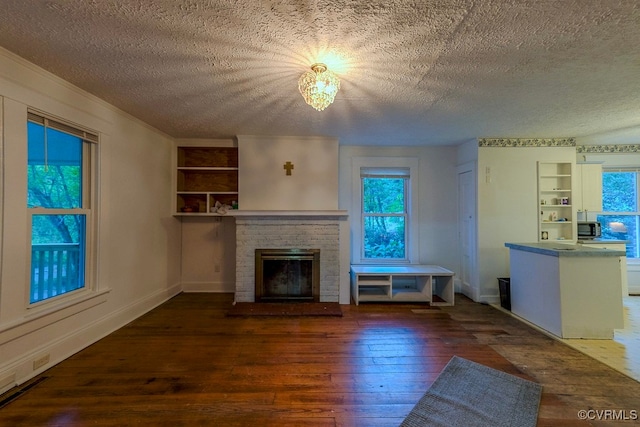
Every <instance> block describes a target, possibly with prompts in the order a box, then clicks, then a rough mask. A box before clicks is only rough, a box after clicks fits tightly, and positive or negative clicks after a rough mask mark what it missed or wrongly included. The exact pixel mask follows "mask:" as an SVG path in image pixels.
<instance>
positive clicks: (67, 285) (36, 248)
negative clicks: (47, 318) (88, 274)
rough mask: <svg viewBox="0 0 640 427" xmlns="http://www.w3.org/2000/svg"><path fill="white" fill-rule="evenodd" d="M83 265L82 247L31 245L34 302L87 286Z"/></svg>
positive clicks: (62, 244)
mask: <svg viewBox="0 0 640 427" xmlns="http://www.w3.org/2000/svg"><path fill="white" fill-rule="evenodd" d="M80 262H81V253H80V244H79V243H56V244H33V245H31V291H30V300H31V302H32V303H34V302H38V301H42V300H44V299H47V298H52V297H54V296H56V295H61V294H64V293H66V292H70V291H73V290H75V289H79V288H81V287H82V286H84V283H83V280H82V275H81V274H80V271H81V269H80V265H81V264H80Z"/></svg>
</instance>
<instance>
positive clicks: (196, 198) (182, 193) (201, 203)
mask: <svg viewBox="0 0 640 427" xmlns="http://www.w3.org/2000/svg"><path fill="white" fill-rule="evenodd" d="M237 201H238V148H237V147H209V146H179V147H178V148H177V165H176V205H175V213H176V214H188V215H197V214H209V213H210V211H211V208H212V207H213V206H214V205H215V203H216V202H220V203H222V204H226V205H233V204H234V202H235V203H237Z"/></svg>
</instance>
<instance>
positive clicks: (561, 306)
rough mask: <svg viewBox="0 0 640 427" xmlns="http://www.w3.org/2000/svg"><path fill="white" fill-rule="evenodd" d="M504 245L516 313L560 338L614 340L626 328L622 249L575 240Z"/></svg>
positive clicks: (512, 309) (513, 309) (512, 300)
mask: <svg viewBox="0 0 640 427" xmlns="http://www.w3.org/2000/svg"><path fill="white" fill-rule="evenodd" d="M505 246H506V247H508V248H509V257H510V276H511V311H512V312H513V313H514V314H515V315H517V316H519V317H521V318H523V319H525V320H527V321H529V322H531V323H533V324H534V325H537V326H539V327H540V328H542V329H544V330H546V331H548V332H550V333H552V334H554V335H556V336H558V337H561V338H585V339H612V338H613V332H614V329H618V328H622V327H623V326H624V321H623V308H622V286H621V281H622V276H621V268H620V262H621V261H620V260H621V259H622V258H624V255H625V253H624V251H622V250H614V249H604V248H594V247H589V245H581V244H572V243H571V242H567V243H558V242H540V243H505Z"/></svg>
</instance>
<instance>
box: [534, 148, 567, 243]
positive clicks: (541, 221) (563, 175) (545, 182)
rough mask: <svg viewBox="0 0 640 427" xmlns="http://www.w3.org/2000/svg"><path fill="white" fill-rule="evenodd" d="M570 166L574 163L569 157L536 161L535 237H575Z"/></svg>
mask: <svg viewBox="0 0 640 427" xmlns="http://www.w3.org/2000/svg"><path fill="white" fill-rule="evenodd" d="M573 170H574V164H573V163H572V162H569V161H563V162H538V211H539V214H538V240H539V241H541V242H542V241H549V240H569V241H572V240H574V239H575V235H576V233H575V205H573V204H572V203H573V201H574V200H573V199H574V193H573ZM561 200H562V201H564V203H562V202H561ZM558 219H564V220H563V221H558Z"/></svg>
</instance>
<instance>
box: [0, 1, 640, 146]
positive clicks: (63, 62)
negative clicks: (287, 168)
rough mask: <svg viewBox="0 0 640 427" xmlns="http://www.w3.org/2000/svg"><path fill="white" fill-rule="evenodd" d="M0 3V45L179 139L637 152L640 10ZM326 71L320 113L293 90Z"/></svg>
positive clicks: (633, 5) (530, 4)
mask: <svg viewBox="0 0 640 427" xmlns="http://www.w3.org/2000/svg"><path fill="white" fill-rule="evenodd" d="M0 3H1V4H0V46H2V47H5V48H6V49H8V50H10V51H12V52H14V53H16V54H18V55H20V56H22V57H23V58H25V59H27V60H29V61H31V62H33V63H35V64H37V65H39V66H41V67H42V68H44V69H46V70H48V71H50V72H52V73H54V74H56V75H58V76H60V77H62V78H64V79H65V80H67V81H69V82H71V83H73V84H75V85H77V86H79V87H80V88H83V89H85V90H87V91H89V92H91V93H93V94H94V95H97V96H98V97H100V98H103V99H105V100H106V101H108V102H110V103H112V104H114V105H116V106H117V107H119V108H121V109H122V110H124V111H126V112H128V113H130V114H132V115H133V116H136V117H138V118H139V119H141V120H143V121H145V122H147V123H148V124H150V125H152V126H154V127H156V128H158V129H160V130H162V131H164V132H166V133H167V134H169V135H172V136H174V137H178V138H226V137H232V136H235V135H242V134H254V135H324V136H333V137H338V138H339V140H340V142H341V143H342V144H366V145H446V144H458V143H461V142H465V141H469V140H472V139H475V138H479V137H523V138H534V137H568V136H575V137H585V136H590V135H591V136H592V138H593V135H600V136H599V137H598V138H596V140H602V141H605V140H606V139H607V134H609V133H611V132H613V134H614V135H615V134H618V135H619V134H625V135H626V136H627V137H628V138H631V139H633V138H635V142H640V2H638V1H637V0H620V1H616V0H476V1H471V0H413V1H411V0H382V1H379V0H360V1H358V0H327V1H320V0H317V1H316V0H289V1H285V0H261V1H258V0H254V1H249V0H245V1H243V0H182V1H179V0H48V1H45V0H37V1H25V0H1V1H0ZM319 61H320V62H326V63H327V64H328V65H329V67H330V69H332V70H333V71H335V72H336V73H337V74H338V75H339V77H340V79H341V81H342V87H341V90H340V92H339V93H338V95H337V97H336V101H335V102H334V104H332V105H331V106H329V107H328V108H327V109H326V110H325V111H322V112H318V111H316V110H314V109H313V108H311V107H309V106H308V105H306V104H305V103H304V101H303V99H302V97H301V96H300V94H299V93H298V89H297V80H298V77H299V76H300V75H301V74H302V73H303V72H304V71H306V70H307V69H309V66H310V65H311V64H312V63H314V62H319ZM636 129H637V131H636Z"/></svg>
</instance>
